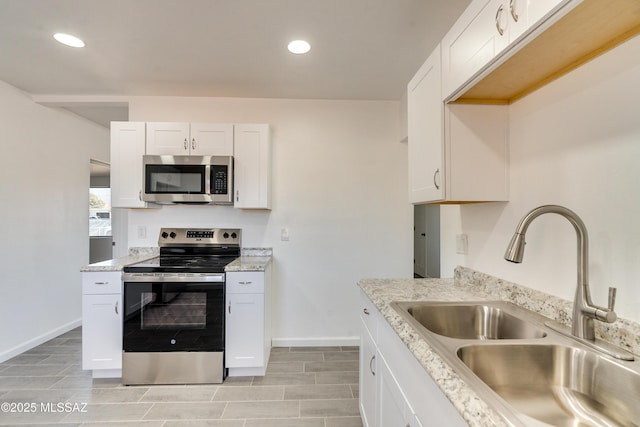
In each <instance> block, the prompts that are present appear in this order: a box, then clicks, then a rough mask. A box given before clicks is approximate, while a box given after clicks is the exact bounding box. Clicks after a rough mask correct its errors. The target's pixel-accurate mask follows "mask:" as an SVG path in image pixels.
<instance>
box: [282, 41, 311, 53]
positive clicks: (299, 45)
mask: <svg viewBox="0 0 640 427" xmlns="http://www.w3.org/2000/svg"><path fill="white" fill-rule="evenodd" d="M287 49H289V52H291V53H295V54H296V55H302V54H303V53H307V52H309V50H311V45H310V44H309V42H306V41H304V40H294V41H292V42H291V43H289V46H287Z"/></svg>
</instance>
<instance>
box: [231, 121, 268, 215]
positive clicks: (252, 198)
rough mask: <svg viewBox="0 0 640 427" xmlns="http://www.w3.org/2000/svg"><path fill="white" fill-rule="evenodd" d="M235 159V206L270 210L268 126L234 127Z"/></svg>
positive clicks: (245, 125)
mask: <svg viewBox="0 0 640 427" xmlns="http://www.w3.org/2000/svg"><path fill="white" fill-rule="evenodd" d="M233 156H234V159H233V161H234V190H235V194H234V206H235V207H236V208H244V209H271V138H270V132H269V125H266V124H237V125H235V129H234V148H233Z"/></svg>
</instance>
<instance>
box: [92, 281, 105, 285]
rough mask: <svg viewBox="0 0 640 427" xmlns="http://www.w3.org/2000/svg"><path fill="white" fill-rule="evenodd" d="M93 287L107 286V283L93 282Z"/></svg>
mask: <svg viewBox="0 0 640 427" xmlns="http://www.w3.org/2000/svg"><path fill="white" fill-rule="evenodd" d="M93 284H94V285H108V284H109V282H93Z"/></svg>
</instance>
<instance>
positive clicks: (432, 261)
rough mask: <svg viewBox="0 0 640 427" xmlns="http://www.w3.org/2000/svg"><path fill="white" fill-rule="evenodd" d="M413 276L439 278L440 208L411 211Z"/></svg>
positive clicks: (421, 207)
mask: <svg viewBox="0 0 640 427" xmlns="http://www.w3.org/2000/svg"><path fill="white" fill-rule="evenodd" d="M413 275H414V277H430V278H439V277H440V206H439V205H416V206H414V209H413Z"/></svg>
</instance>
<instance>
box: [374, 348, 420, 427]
mask: <svg viewBox="0 0 640 427" xmlns="http://www.w3.org/2000/svg"><path fill="white" fill-rule="evenodd" d="M377 367H378V371H377V375H378V382H379V383H378V391H379V396H378V417H377V418H378V425H379V426H380V427H382V426H400V427H402V426H405V427H415V426H416V425H417V424H416V423H415V422H414V420H417V416H416V415H415V414H414V413H413V409H411V406H410V405H409V402H408V401H407V398H406V397H405V395H404V393H403V392H402V389H401V388H400V385H399V384H398V381H396V379H395V377H394V376H393V373H392V372H391V368H390V367H389V365H388V364H387V362H386V360H385V359H384V357H382V355H380V354H379V355H378V365H377Z"/></svg>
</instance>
